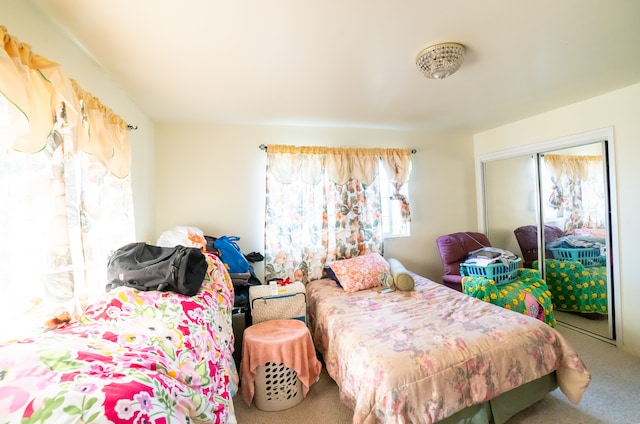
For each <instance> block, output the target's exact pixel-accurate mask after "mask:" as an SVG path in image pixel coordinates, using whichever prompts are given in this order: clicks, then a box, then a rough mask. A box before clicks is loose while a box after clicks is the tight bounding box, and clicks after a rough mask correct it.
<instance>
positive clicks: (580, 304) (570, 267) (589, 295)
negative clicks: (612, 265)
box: [536, 259, 609, 315]
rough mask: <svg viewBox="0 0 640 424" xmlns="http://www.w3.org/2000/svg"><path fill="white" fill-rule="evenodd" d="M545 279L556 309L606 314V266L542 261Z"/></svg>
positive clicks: (577, 262) (607, 303) (607, 310)
mask: <svg viewBox="0 0 640 424" xmlns="http://www.w3.org/2000/svg"><path fill="white" fill-rule="evenodd" d="M544 264H545V269H546V280H547V284H548V285H549V289H550V290H551V295H552V301H553V304H554V305H555V308H556V310H559V311H568V312H582V313H587V314H601V315H607V314H608V313H609V301H608V298H607V267H606V266H591V267H587V266H584V265H583V264H582V263H581V262H579V261H569V260H567V261H564V260H558V259H545V261H544ZM536 265H537V264H536Z"/></svg>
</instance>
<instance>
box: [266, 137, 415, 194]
mask: <svg viewBox="0 0 640 424" xmlns="http://www.w3.org/2000/svg"><path fill="white" fill-rule="evenodd" d="M411 154H412V153H411V149H384V148H342V147H322V146H287V145H280V144H272V145H269V146H267V160H268V162H269V170H270V171H271V173H272V174H273V176H274V177H275V178H276V179H277V180H278V181H279V182H280V183H282V184H289V183H291V182H293V181H296V180H298V179H300V180H302V181H304V182H305V183H307V184H312V185H315V184H318V183H319V182H320V181H321V173H322V172H326V173H327V174H328V175H329V178H330V179H331V181H333V182H334V183H336V184H346V183H347V182H348V181H349V180H350V179H351V178H354V179H357V180H358V181H360V182H362V183H363V184H371V183H372V182H373V181H374V180H375V178H376V176H377V174H378V161H379V160H382V163H383V165H384V166H385V170H386V171H387V175H388V176H389V178H390V179H391V180H392V181H393V182H395V183H400V184H404V183H405V182H407V181H408V179H409V174H410V173H411Z"/></svg>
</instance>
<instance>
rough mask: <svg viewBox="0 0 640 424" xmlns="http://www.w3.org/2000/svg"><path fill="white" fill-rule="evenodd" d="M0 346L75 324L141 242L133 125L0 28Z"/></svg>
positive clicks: (52, 64)
mask: <svg viewBox="0 0 640 424" xmlns="http://www.w3.org/2000/svg"><path fill="white" fill-rule="evenodd" d="M0 36H1V37H2V40H3V46H4V48H3V49H0V204H1V205H2V208H0V269H2V270H3V278H2V279H1V280H0V292H2V294H3V296H1V297H0V321H2V322H3V323H4V325H3V326H2V327H0V342H2V341H3V340H5V339H7V338H13V337H21V336H24V335H26V334H28V333H30V332H32V331H42V330H44V329H48V328H52V327H55V326H57V325H59V324H61V323H64V322H65V321H67V320H70V319H73V318H74V317H76V316H77V315H79V314H80V313H82V312H83V311H84V308H86V306H87V305H88V304H90V303H91V302H92V301H93V300H95V299H96V298H97V297H99V296H100V295H101V294H102V293H104V287H105V276H106V262H107V259H108V255H109V254H110V252H111V251H113V250H114V249H116V248H117V247H119V246H121V245H123V244H125V243H129V242H131V241H134V240H135V228H134V221H133V201H132V192H131V181H130V178H129V177H128V175H129V168H130V145H129V139H128V134H127V124H126V123H125V122H124V121H123V120H122V119H121V118H120V117H119V116H118V115H116V114H115V113H113V111H111V110H110V109H109V108H108V107H106V106H104V105H103V104H101V103H100V101H99V100H98V99H97V98H95V97H94V96H92V95H91V94H90V93H88V92H86V91H84V90H83V89H82V88H81V87H80V86H79V85H78V84H77V83H76V82H75V81H73V80H72V79H70V78H68V77H67V76H66V75H65V73H64V72H63V71H62V69H61V67H60V66H59V65H58V64H56V63H55V62H52V61H50V60H48V59H46V58H44V57H42V56H39V55H37V54H35V53H34V52H33V51H32V50H31V47H30V46H29V45H28V44H25V43H21V42H20V41H19V40H18V39H17V38H15V37H13V36H11V35H10V34H9V33H8V32H7V30H6V28H5V27H2V26H0Z"/></svg>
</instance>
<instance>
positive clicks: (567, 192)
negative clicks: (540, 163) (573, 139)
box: [544, 154, 606, 233]
mask: <svg viewBox="0 0 640 424" xmlns="http://www.w3.org/2000/svg"><path fill="white" fill-rule="evenodd" d="M544 163H545V165H546V167H547V169H548V170H549V173H550V175H551V182H552V185H553V189H552V192H551V195H550V197H549V199H548V204H549V206H551V207H552V208H553V209H555V210H556V211H557V212H558V216H562V217H564V218H565V221H564V222H565V224H564V231H565V232H566V233H571V232H574V231H575V230H576V229H600V228H604V227H605V224H606V217H605V215H604V214H605V210H606V208H605V207H604V205H605V203H604V202H605V190H604V180H603V162H602V156H569V155H554V154H545V155H544Z"/></svg>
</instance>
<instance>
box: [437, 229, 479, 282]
mask: <svg viewBox="0 0 640 424" xmlns="http://www.w3.org/2000/svg"><path fill="white" fill-rule="evenodd" d="M436 244H437V245H438V250H439V251H440V258H441V259H442V265H443V266H444V275H443V276H442V283H443V284H444V285H445V286H447V287H449V288H452V289H454V290H458V291H459V292H462V276H461V275H460V264H461V263H462V262H464V260H465V259H466V258H467V256H468V255H469V252H473V251H474V250H478V249H480V248H482V247H489V246H491V243H490V242H489V239H488V238H487V236H486V235H484V234H482V233H474V232H460V233H453V234H447V235H443V236H440V237H438V238H437V239H436Z"/></svg>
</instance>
